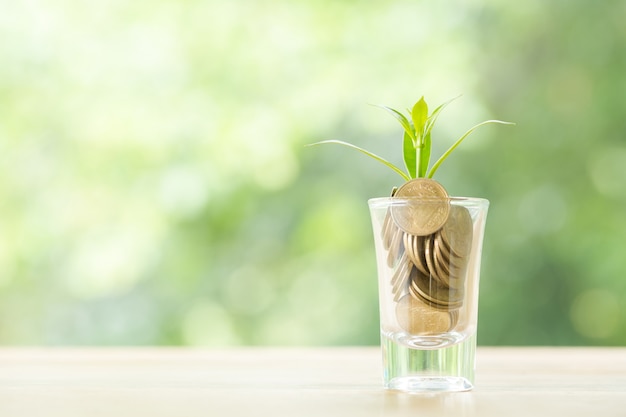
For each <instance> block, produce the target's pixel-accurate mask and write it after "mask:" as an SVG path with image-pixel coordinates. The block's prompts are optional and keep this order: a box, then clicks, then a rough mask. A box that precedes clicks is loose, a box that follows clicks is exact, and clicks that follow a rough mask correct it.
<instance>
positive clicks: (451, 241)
mask: <svg viewBox="0 0 626 417" xmlns="http://www.w3.org/2000/svg"><path fill="white" fill-rule="evenodd" d="M472 226H473V225H472V216H471V215H470V213H469V210H467V209H466V208H465V207H461V206H454V205H453V206H451V207H450V214H449V216H448V220H447V221H446V223H445V224H444V225H443V227H442V228H441V238H442V242H443V243H444V244H445V245H446V246H447V249H449V251H450V253H451V254H454V255H457V256H458V257H460V258H464V257H466V256H468V255H469V254H470V252H471V251H472V235H473V230H472Z"/></svg>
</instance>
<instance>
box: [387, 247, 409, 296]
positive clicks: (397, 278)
mask: <svg viewBox="0 0 626 417" xmlns="http://www.w3.org/2000/svg"><path fill="white" fill-rule="evenodd" d="M412 268H413V263H412V262H411V261H410V260H409V259H408V257H407V255H406V253H405V254H403V255H402V257H401V258H400V261H399V262H398V266H397V267H396V271H395V272H394V274H393V276H392V277H391V285H392V288H391V292H392V294H393V295H394V297H393V300H394V301H398V299H399V298H400V294H402V292H403V290H404V289H405V288H406V287H407V283H408V282H409V276H410V274H411V269H412Z"/></svg>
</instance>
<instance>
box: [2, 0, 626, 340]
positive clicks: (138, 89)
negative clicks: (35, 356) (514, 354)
mask: <svg viewBox="0 0 626 417" xmlns="http://www.w3.org/2000/svg"><path fill="white" fill-rule="evenodd" d="M624 22H626V2H624V1H621V0H606V1H602V2H591V1H584V0H567V1H565V0H560V1H559V0H548V1H545V0H528V1H523V2H502V1H496V0H483V1H477V0H476V1H475V0H465V1H453V0H443V1H437V2H433V1H419V0H418V1H415V0H413V1H408V0H407V1H403V0H391V1H388V0H385V1H382V0H372V1H359V0H353V1H344V2H338V1H321V0H315V1H313V0H309V1H287V0H259V1H251V0H248V1H247V0H235V1H230V2H224V1H212V0H208V1H207V0H203V1H199V0H187V1H178V0H152V1H146V0H138V1H133V2H128V1H122V0H109V1H105V2H96V1H77V0H35V1H31V2H8V1H7V2H4V3H3V6H2V13H0V163H1V165H2V175H1V176H0V343H1V344H4V345H203V346H205V345H206V346H229V345H354V344H357V345H361V344H372V345H373V344H377V343H378V341H379V336H378V311H377V309H378V305H377V284H376V268H375V259H374V248H373V237H372V232H371V226H370V220H369V213H368V209H367V203H366V201H367V199H368V198H371V197H376V196H384V195H387V194H388V193H389V191H390V189H391V188H392V187H393V186H394V185H399V184H400V182H401V179H400V177H398V176H397V175H396V174H395V173H393V172H392V171H390V170H388V169H386V168H385V167H384V166H382V165H380V164H378V163H376V162H375V161H372V160H370V159H368V158H366V157H364V156H363V155H361V154H358V153H355V152H352V151H350V150H348V149H345V148H340V147H332V146H328V147H317V148H305V147H304V145H305V144H307V143H311V142H315V141H318V140H323V139H343V140H348V141H351V142H353V143H355V144H357V145H360V146H363V147H365V148H368V149H370V150H372V151H374V152H376V153H379V154H381V155H383V156H384V157H386V158H388V159H390V160H392V161H394V162H395V163H397V164H401V163H402V162H401V154H400V144H401V128H400V126H399V125H397V123H396V122H395V121H394V120H393V119H392V118H391V117H389V116H388V115H387V114H385V113H384V112H383V111H381V110H380V109H377V108H376V107H374V106H371V105H370V104H384V105H389V106H392V107H396V108H406V107H408V106H411V105H412V104H413V103H414V102H415V101H416V100H417V99H418V98H419V97H420V96H422V95H424V96H425V97H426V99H427V101H428V102H429V103H430V104H431V105H436V104H440V103H442V102H444V101H446V100H448V99H450V98H452V97H455V96H457V95H459V94H462V97H461V98H459V99H458V100H456V101H455V102H454V103H453V104H451V105H450V106H449V107H448V108H447V109H446V111H445V112H444V113H443V114H442V115H441V117H440V119H439V122H438V123H439V126H438V127H436V128H435V131H434V133H433V135H434V139H433V140H434V141H435V143H434V145H433V146H434V150H433V151H434V154H435V155H439V154H440V153H441V152H442V151H443V150H445V149H446V148H447V147H448V146H449V145H450V144H451V143H453V141H454V140H455V139H456V138H457V137H458V136H460V135H461V134H462V133H463V132H464V131H465V130H466V129H467V128H469V127H470V126H472V125H474V124H475V123H477V122H480V121H482V120H485V119H490V118H497V119H502V120H510V121H514V122H516V123H517V125H516V126H515V127H509V126H496V125H492V126H486V127H484V128H482V129H481V130H479V131H478V132H476V133H475V134H474V135H473V136H471V137H470V138H469V139H468V140H467V141H466V142H465V143H464V144H463V146H461V147H460V148H459V149H458V150H457V151H456V152H455V153H454V154H453V156H452V157H450V158H449V159H448V160H447V161H446V163H444V165H442V167H441V169H440V170H439V171H438V173H437V177H436V178H437V179H438V180H439V181H440V182H441V183H443V184H444V185H445V186H446V188H447V189H448V191H449V192H450V194H452V195H459V196H461V195H463V196H475V197H484V198H487V199H489V200H490V201H491V209H490V213H489V217H488V223H487V230H486V238H485V246H484V251H483V267H482V281H481V299H480V310H479V311H480V312H479V316H480V324H479V335H478V340H479V344H482V345H504V344H505V345H625V344H626V256H625V248H626V242H625V239H626V238H625V236H626V210H625V209H624V205H625V204H626V142H625V140H626V75H625V74H626V25H625V24H624Z"/></svg>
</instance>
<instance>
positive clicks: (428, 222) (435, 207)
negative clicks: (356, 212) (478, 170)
mask: <svg viewBox="0 0 626 417" xmlns="http://www.w3.org/2000/svg"><path fill="white" fill-rule="evenodd" d="M394 198H406V199H407V202H406V203H405V204H402V205H399V204H398V205H392V207H391V215H392V216H393V220H394V222H395V223H396V224H397V225H398V227H400V228H401V229H402V230H404V231H405V232H407V233H411V234H413V235H417V236H427V235H430V234H432V233H434V232H435V231H437V230H439V229H440V228H441V227H442V226H443V225H444V224H445V222H446V220H447V219H448V215H449V214H450V202H449V196H448V193H447V192H446V190H445V188H443V186H442V185H441V184H439V183H438V182H437V181H435V180H431V179H429V178H415V179H412V180H410V181H408V182H406V183H404V184H403V185H402V186H401V187H400V188H398V190H397V191H396V193H395V196H394Z"/></svg>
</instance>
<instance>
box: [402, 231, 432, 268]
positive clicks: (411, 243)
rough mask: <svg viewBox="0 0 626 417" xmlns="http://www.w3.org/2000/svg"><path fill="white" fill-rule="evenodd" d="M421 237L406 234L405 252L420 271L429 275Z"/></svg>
mask: <svg viewBox="0 0 626 417" xmlns="http://www.w3.org/2000/svg"><path fill="white" fill-rule="evenodd" d="M421 240H422V238H421V237H420V236H415V235H412V234H410V233H405V234H404V242H403V243H404V250H405V251H406V252H407V253H408V255H409V259H410V260H411V262H413V265H415V266H416V267H417V268H419V270H420V271H422V272H423V273H425V274H428V269H427V268H426V260H424V251H423V245H422V242H421Z"/></svg>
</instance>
